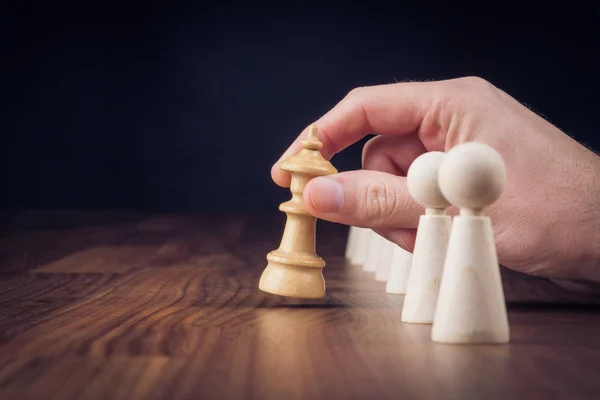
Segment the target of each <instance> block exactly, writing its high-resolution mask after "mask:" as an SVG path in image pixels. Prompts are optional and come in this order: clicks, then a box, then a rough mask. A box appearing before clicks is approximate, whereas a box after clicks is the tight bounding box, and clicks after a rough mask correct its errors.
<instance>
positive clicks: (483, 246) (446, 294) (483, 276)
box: [431, 142, 510, 344]
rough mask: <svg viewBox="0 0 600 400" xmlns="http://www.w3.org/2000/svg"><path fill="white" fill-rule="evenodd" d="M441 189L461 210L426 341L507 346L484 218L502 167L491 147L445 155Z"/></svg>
mask: <svg viewBox="0 0 600 400" xmlns="http://www.w3.org/2000/svg"><path fill="white" fill-rule="evenodd" d="M438 178H439V185H440V190H441V192H442V194H443V195H444V197H445V198H446V199H448V201H449V202H450V203H451V204H453V205H455V206H457V207H459V208H460V215H459V216H456V217H455V218H454V220H453V222H452V229H451V232H450V239H449V242H448V249H447V252H446V261H445V264H444V271H443V275H442V282H441V284H440V292H439V295H438V303H437V307H436V312H435V317H434V321H433V327H432V333H431V338H432V340H433V341H434V342H439V343H470V344H475V343H486V344H501V343H508V342H509V336H510V332H509V327H508V318H507V315H506V304H505V301H504V292H503V290H502V281H501V278H500V269H499V265H498V256H497V254H496V246H495V240H494V233H493V229H492V223H491V219H490V218H489V217H488V216H486V215H484V214H483V209H484V207H487V206H489V205H491V204H492V203H494V202H495V201H496V200H498V199H499V198H500V196H501V195H502V193H503V191H504V187H505V185H506V166H505V164H504V161H503V159H502V157H501V156H500V154H499V153H498V152H496V150H494V149H493V148H491V147H489V146H487V145H484V144H481V143H476V142H468V143H464V144H460V145H458V146H456V147H454V148H452V149H451V150H449V151H448V153H446V156H445V157H444V159H443V160H442V163H441V165H440V167H439V174H438Z"/></svg>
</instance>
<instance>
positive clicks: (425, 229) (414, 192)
mask: <svg viewBox="0 0 600 400" xmlns="http://www.w3.org/2000/svg"><path fill="white" fill-rule="evenodd" d="M444 156H445V153H443V152H440V151H432V152H429V153H425V154H422V155H421V156H419V157H418V158H417V159H415V160H414V161H413V163H412V164H411V166H410V168H409V169H408V173H407V174H406V186H407V189H408V192H409V193H410V195H411V196H412V198H413V199H414V200H415V201H416V202H417V203H419V204H420V205H422V206H423V207H425V215H421V217H420V218H419V226H418V228H417V237H416V241H415V248H414V251H413V254H412V265H411V268H410V273H409V276H408V285H407V288H406V297H405V298H404V305H403V307H402V321H403V322H408V323H420V324H431V323H433V317H434V316H435V308H436V306H437V300H438V294H439V289H440V282H441V280H442V271H443V269H444V261H445V259H446V248H447V245H448V239H449V237H450V228H451V227H452V218H451V217H450V216H449V215H446V208H447V207H449V206H450V203H449V202H448V200H446V198H445V197H444V196H443V195H442V192H441V191H440V187H439V184H438V170H439V166H440V163H441V162H442V160H443V159H444Z"/></svg>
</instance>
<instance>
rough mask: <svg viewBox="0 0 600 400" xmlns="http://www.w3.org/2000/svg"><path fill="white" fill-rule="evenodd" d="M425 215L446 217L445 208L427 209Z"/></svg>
mask: <svg viewBox="0 0 600 400" xmlns="http://www.w3.org/2000/svg"><path fill="white" fill-rule="evenodd" d="M425 215H432V216H433V215H446V209H445V208H429V207H428V208H426V209H425Z"/></svg>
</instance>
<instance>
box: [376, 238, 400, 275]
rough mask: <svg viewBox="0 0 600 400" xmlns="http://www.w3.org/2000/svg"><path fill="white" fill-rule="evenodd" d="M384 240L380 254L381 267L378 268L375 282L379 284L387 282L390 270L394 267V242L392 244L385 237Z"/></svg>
mask: <svg viewBox="0 0 600 400" xmlns="http://www.w3.org/2000/svg"><path fill="white" fill-rule="evenodd" d="M382 239H383V241H382V244H381V248H380V254H379V263H378V264H379V265H378V266H377V271H376V272H375V280H376V281H377V282H387V280H388V278H389V276H390V269H391V267H392V257H393V253H394V247H396V244H395V243H394V242H390V241H389V240H387V239H386V238H383V237H382Z"/></svg>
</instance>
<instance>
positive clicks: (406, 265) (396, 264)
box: [385, 246, 412, 294]
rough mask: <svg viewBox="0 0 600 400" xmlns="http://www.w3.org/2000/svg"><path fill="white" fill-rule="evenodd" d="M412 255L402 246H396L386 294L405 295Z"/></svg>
mask: <svg viewBox="0 0 600 400" xmlns="http://www.w3.org/2000/svg"><path fill="white" fill-rule="evenodd" d="M411 260H412V254H411V253H410V252H408V251H406V250H404V249H403V248H402V247H400V246H394V251H393V253H392V263H391V264H392V265H391V268H390V276H389V277H388V281H387V285H386V286H385V292H386V293H388V294H405V293H406V287H407V286H408V274H409V272H410V269H411V266H410V264H411Z"/></svg>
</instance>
